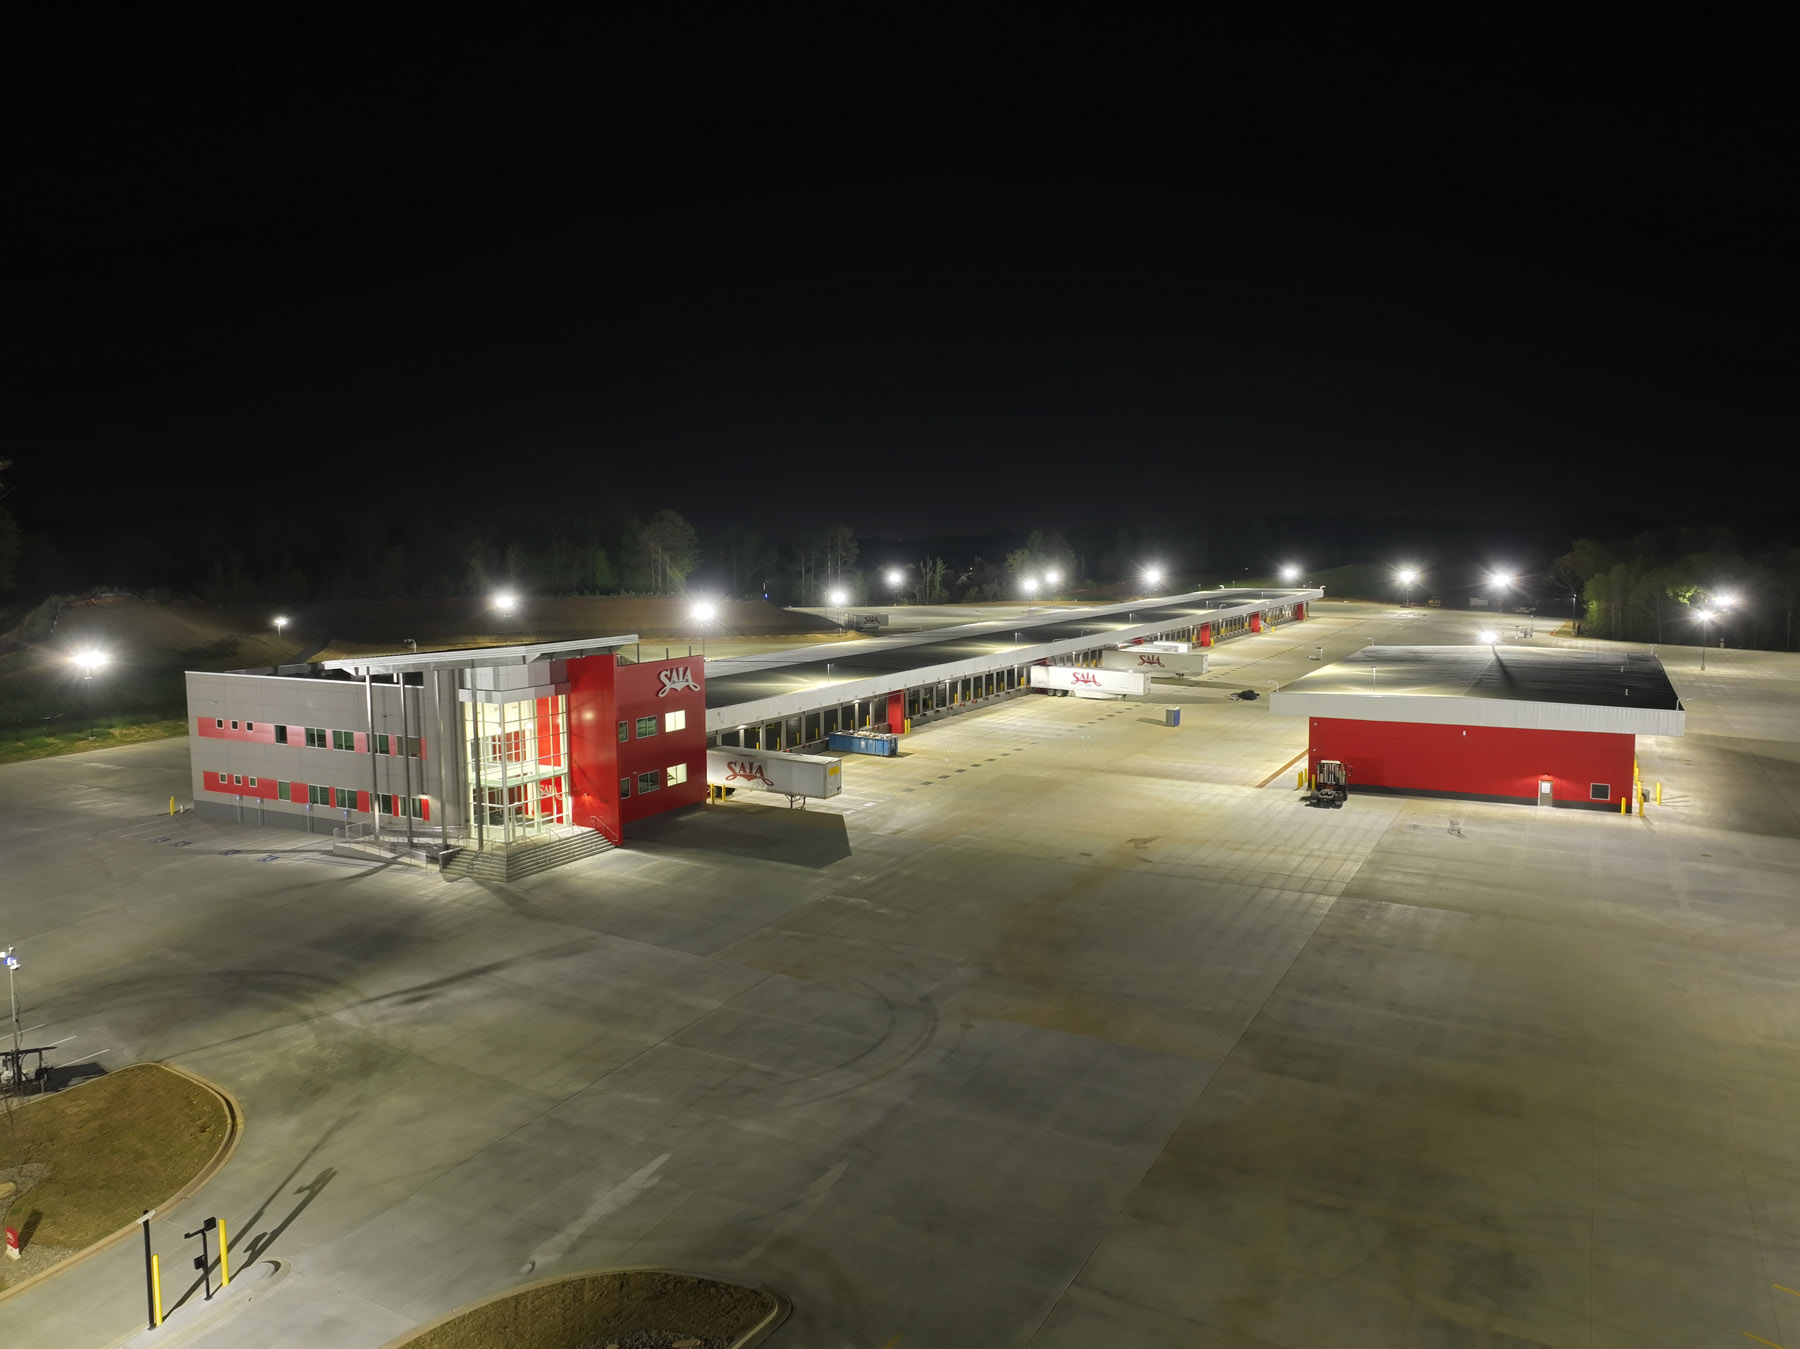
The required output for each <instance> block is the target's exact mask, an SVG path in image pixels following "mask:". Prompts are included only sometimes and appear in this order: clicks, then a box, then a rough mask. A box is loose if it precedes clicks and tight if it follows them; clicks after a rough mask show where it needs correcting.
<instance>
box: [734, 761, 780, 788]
mask: <svg viewBox="0 0 1800 1349" xmlns="http://www.w3.org/2000/svg"><path fill="white" fill-rule="evenodd" d="M725 781H727V782H760V783H762V785H763V786H765V787H773V786H774V785H775V784H774V783H773V782H770V781H769V775H768V774H767V773H765V772H763V766H762V765H761V764H759V763H758V762H756V760H755V759H727V760H726V761H725Z"/></svg>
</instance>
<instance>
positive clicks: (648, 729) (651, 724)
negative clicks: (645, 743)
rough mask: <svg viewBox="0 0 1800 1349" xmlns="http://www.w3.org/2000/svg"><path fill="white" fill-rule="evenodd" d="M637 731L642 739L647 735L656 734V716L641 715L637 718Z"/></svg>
mask: <svg viewBox="0 0 1800 1349" xmlns="http://www.w3.org/2000/svg"><path fill="white" fill-rule="evenodd" d="M637 733H638V739H639V740H642V739H643V738H644V737H645V736H647V735H655V734H656V718H655V717H639V718H638V719H637Z"/></svg>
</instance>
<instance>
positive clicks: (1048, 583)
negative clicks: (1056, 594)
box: [1044, 567, 1062, 591]
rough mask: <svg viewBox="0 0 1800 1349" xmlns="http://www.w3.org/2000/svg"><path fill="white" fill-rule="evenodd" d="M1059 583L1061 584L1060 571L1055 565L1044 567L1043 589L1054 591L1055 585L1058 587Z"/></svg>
mask: <svg viewBox="0 0 1800 1349" xmlns="http://www.w3.org/2000/svg"><path fill="white" fill-rule="evenodd" d="M1061 584H1062V572H1061V571H1060V570H1059V569H1057V568H1056V567H1046V568H1045V569H1044V588H1045V590H1047V591H1054V590H1055V589H1056V587H1058V586H1059V585H1061Z"/></svg>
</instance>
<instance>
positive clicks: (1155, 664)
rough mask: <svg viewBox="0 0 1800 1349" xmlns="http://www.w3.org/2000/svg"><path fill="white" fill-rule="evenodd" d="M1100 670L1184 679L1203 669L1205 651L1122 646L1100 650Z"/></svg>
mask: <svg viewBox="0 0 1800 1349" xmlns="http://www.w3.org/2000/svg"><path fill="white" fill-rule="evenodd" d="M1100 668H1101V669H1102V670H1138V671H1141V672H1142V673H1144V674H1147V675H1149V676H1150V677H1151V678H1152V679H1158V678H1161V679H1185V678H1187V676H1189V675H1202V674H1205V673H1206V652H1204V651H1169V650H1167V649H1165V648H1164V647H1161V646H1151V645H1150V643H1148V642H1145V643H1144V644H1143V645H1142V646H1125V647H1120V648H1119V649H1117V650H1116V651H1102V652H1101V653H1100Z"/></svg>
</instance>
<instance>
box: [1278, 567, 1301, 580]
mask: <svg viewBox="0 0 1800 1349" xmlns="http://www.w3.org/2000/svg"><path fill="white" fill-rule="evenodd" d="M1281 579H1282V581H1283V582H1284V583H1286V584H1287V585H1293V584H1294V583H1295V582H1297V581H1298V580H1299V579H1300V568H1298V567H1296V566H1295V565H1294V564H1293V563H1291V562H1290V563H1288V564H1287V566H1285V567H1283V568H1282V569H1281Z"/></svg>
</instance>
